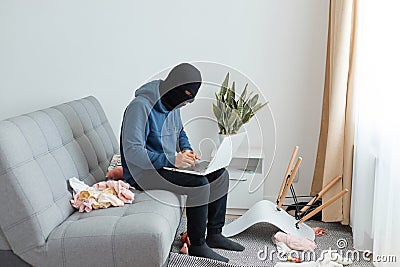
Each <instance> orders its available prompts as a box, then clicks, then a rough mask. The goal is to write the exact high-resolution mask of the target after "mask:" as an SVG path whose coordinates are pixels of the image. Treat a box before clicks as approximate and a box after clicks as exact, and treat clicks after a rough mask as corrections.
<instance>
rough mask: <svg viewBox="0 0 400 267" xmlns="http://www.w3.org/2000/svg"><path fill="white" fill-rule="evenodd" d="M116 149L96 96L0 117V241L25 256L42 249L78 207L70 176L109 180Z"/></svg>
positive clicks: (87, 182)
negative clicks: (71, 203) (70, 188)
mask: <svg viewBox="0 0 400 267" xmlns="http://www.w3.org/2000/svg"><path fill="white" fill-rule="evenodd" d="M117 152H118V144H117V140H116V138H115V135H114V133H113V131H112V129H111V127H110V124H109V122H108V121H107V118H106V116H105V113H104V111H103V109H102V107H101V106H100V104H99V102H98V101H97V100H96V99H95V98H94V97H86V98H83V99H80V100H76V101H71V102H68V103H65V104H61V105H58V106H54V107H52V108H48V109H44V110H41V111H36V112H32V113H29V114H25V115H22V116H18V117H14V118H11V119H8V120H4V121H1V122H0V202H1V203H3V204H2V205H0V214H1V216H0V227H1V231H2V232H3V234H0V238H2V242H0V243H5V242H6V243H7V244H8V245H9V246H10V247H11V248H12V249H13V251H14V253H16V254H17V255H20V256H21V257H22V258H23V259H24V256H23V255H27V254H29V253H28V252H30V251H42V250H43V247H44V246H45V244H46V240H47V239H48V238H49V235H50V233H51V232H52V231H53V230H54V229H55V228H56V227H58V226H59V225H60V224H63V222H64V221H65V220H66V219H67V218H69V216H70V215H71V214H72V213H73V212H74V210H73V208H72V207H71V205H70V203H69V201H70V199H71V198H72V194H71V191H70V190H69V189H68V186H67V180H68V179H69V178H71V177H74V176H75V177H78V178H79V179H81V180H83V181H84V182H85V183H86V184H89V185H91V184H93V183H95V182H98V181H101V180H104V177H105V173H106V169H107V167H108V165H109V162H110V159H111V157H112V155H114V154H115V153H117ZM4 203H7V204H6V205H5V204H4ZM4 237H5V238H4ZM2 247H3V248H4V247H5V246H2Z"/></svg>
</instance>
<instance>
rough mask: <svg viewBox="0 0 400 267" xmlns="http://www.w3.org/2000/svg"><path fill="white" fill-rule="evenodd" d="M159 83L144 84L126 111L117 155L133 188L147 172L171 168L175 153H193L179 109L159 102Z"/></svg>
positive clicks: (156, 81)
mask: <svg viewBox="0 0 400 267" xmlns="http://www.w3.org/2000/svg"><path fill="white" fill-rule="evenodd" d="M159 84H160V80H155V81H152V82H149V83H147V84H144V85H143V86H141V87H140V88H139V89H137V90H136V92H135V99H133V100H132V101H131V102H130V103H129V105H128V107H127V108H126V110H125V113H124V118H123V121H122V127H121V139H120V153H121V163H122V167H123V172H124V178H125V180H126V181H127V182H128V183H130V184H131V185H133V184H134V183H135V181H138V180H139V179H140V178H142V172H143V170H146V169H161V168H163V167H173V166H174V163H175V154H176V152H179V151H182V150H192V148H191V146H190V143H189V140H188V138H187V136H186V133H185V131H184V130H183V125H182V120H181V114H180V110H179V109H174V110H172V111H168V110H167V109H166V108H165V107H164V105H163V104H162V103H161V100H160V92H159Z"/></svg>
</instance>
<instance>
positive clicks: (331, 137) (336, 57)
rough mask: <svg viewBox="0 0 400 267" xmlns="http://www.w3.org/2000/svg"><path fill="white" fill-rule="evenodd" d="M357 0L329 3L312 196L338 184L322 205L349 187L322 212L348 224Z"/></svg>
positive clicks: (329, 218) (326, 220)
mask: <svg viewBox="0 0 400 267" xmlns="http://www.w3.org/2000/svg"><path fill="white" fill-rule="evenodd" d="M356 2H357V0H331V1H330V14H329V30H328V47H327V58H326V71H325V88H324V98H323V106H322V118H321V128H320V136H319V143H318V152H317V160H316V163H315V170H314V178H313V183H312V187H311V194H312V195H315V194H317V193H318V192H319V191H320V190H321V189H322V188H323V187H324V186H325V185H326V184H328V183H329V182H330V181H331V180H332V179H334V178H335V177H337V176H339V175H341V176H342V177H343V179H342V183H340V182H339V183H337V184H336V185H335V186H334V187H332V188H331V189H330V190H329V191H328V192H327V193H326V194H325V195H324V196H323V198H322V201H323V202H325V201H327V200H328V199H330V198H331V197H332V196H334V195H335V194H337V193H338V192H340V191H341V190H343V189H344V188H348V189H349V190H350V192H349V193H347V194H346V195H345V196H344V197H343V198H342V199H340V200H338V201H336V202H334V203H333V204H332V205H330V206H328V207H326V208H325V209H323V211H322V220H323V221H325V222H341V223H342V224H346V225H347V224H349V220H350V199H351V196H350V194H351V179H352V162H353V137H354V116H353V84H352V83H353V73H354V64H353V62H354V57H355V52H354V49H355V31H356V27H355V26H356V23H355V22H356V19H355V18H356V15H357V8H356V7H357V3H356Z"/></svg>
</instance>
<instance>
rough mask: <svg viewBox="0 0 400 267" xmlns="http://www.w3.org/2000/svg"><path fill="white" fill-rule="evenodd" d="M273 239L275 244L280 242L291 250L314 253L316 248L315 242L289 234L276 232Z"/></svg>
mask: <svg viewBox="0 0 400 267" xmlns="http://www.w3.org/2000/svg"><path fill="white" fill-rule="evenodd" d="M274 238H275V240H276V241H277V242H282V243H284V244H286V246H288V247H289V248H291V249H294V250H310V251H314V249H315V248H316V247H317V246H316V245H315V242H314V241H312V240H310V239H308V238H304V237H299V236H294V235H290V234H286V233H284V232H277V233H276V234H275V235H274Z"/></svg>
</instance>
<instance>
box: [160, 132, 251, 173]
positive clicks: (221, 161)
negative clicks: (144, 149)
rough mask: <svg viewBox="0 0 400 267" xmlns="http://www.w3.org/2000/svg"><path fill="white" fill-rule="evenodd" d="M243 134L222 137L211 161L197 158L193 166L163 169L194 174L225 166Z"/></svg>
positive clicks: (241, 139)
mask: <svg viewBox="0 0 400 267" xmlns="http://www.w3.org/2000/svg"><path fill="white" fill-rule="evenodd" d="M245 134H246V133H238V134H235V135H231V136H229V137H226V138H224V139H223V141H222V142H221V144H220V146H219V147H218V150H217V152H216V153H215V156H214V157H213V158H212V159H211V161H206V160H198V161H196V164H195V166H193V167H188V168H180V169H178V168H170V167H164V169H167V170H172V171H177V172H185V173H189V174H194V175H207V174H209V173H212V172H214V171H217V170H219V169H221V168H225V167H227V166H228V165H229V163H230V162H231V160H232V156H233V154H234V153H235V152H236V150H237V149H238V148H239V146H240V144H241V143H242V141H243V138H244V136H245Z"/></svg>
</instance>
